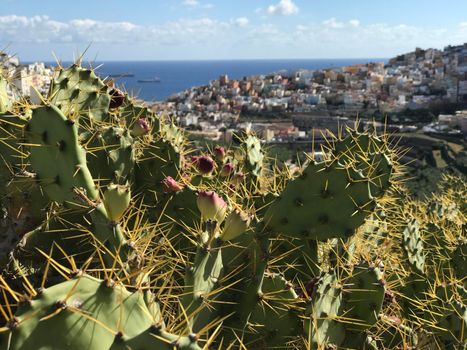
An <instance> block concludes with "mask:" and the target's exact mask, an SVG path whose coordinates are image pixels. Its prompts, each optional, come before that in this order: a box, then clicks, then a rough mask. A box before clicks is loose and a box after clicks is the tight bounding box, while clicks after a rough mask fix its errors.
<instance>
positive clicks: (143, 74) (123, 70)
mask: <svg viewBox="0 0 467 350" xmlns="http://www.w3.org/2000/svg"><path fill="white" fill-rule="evenodd" d="M374 61H378V62H385V61H387V60H386V59H381V58H379V59H375V58H361V59H292V60H291V59H284V60H219V61H125V62H123V61H122V62H118V61H110V62H94V63H92V66H93V67H98V66H99V68H98V70H97V72H98V73H99V74H100V75H101V76H103V77H105V76H108V75H120V74H130V75H132V76H127V77H119V78H113V79H114V80H115V81H116V83H117V84H118V85H119V86H121V87H123V88H124V89H125V90H126V91H128V92H131V93H132V94H133V95H136V96H138V97H139V98H141V99H143V100H145V101H163V100H165V99H166V98H167V97H169V96H171V95H173V94H176V93H178V92H181V91H183V90H185V89H188V88H190V87H193V86H200V85H206V84H208V83H209V81H210V80H213V79H217V78H219V76H220V75H222V74H227V75H228V76H229V78H233V79H240V78H242V77H244V76H249V75H256V74H268V73H273V72H278V71H281V70H297V69H324V68H335V67H341V66H347V65H351V64H358V63H367V62H374ZM63 65H66V63H63ZM155 78H157V79H160V81H159V82H144V83H143V82H138V80H154V79H155Z"/></svg>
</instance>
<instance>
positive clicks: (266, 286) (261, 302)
mask: <svg viewBox="0 0 467 350" xmlns="http://www.w3.org/2000/svg"><path fill="white" fill-rule="evenodd" d="M298 302H299V300H298V297H297V294H296V293H295V291H294V289H293V286H292V285H291V284H290V283H289V282H287V281H286V280H285V279H284V278H283V277H281V276H279V275H276V274H273V275H270V274H267V275H265V276H264V279H263V283H262V285H261V292H260V293H259V298H258V302H257V303H256V305H255V306H254V308H253V309H252V310H250V314H249V317H248V325H249V327H248V328H250V329H251V332H249V331H246V333H245V342H246V344H248V346H249V347H251V348H254V349H263V348H266V349H268V348H273V349H285V348H287V346H286V344H287V343H288V342H291V341H293V340H296V339H297V337H298V336H299V335H300V333H301V327H302V326H301V323H302V322H301V320H300V318H299V316H298V312H297V311H296V310H294V309H296V308H298V307H297V306H298ZM239 307H242V305H241V304H240V305H239Z"/></svg>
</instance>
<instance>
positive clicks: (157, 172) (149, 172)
mask: <svg viewBox="0 0 467 350" xmlns="http://www.w3.org/2000/svg"><path fill="white" fill-rule="evenodd" d="M181 162H182V160H181V155H180V153H179V150H178V148H177V147H175V146H174V145H173V144H172V143H171V142H169V141H165V140H164V139H159V140H157V141H153V142H151V144H150V145H149V146H148V147H146V148H145V149H144V154H143V155H142V156H141V157H140V158H139V160H138V163H137V167H136V169H135V182H136V184H137V186H138V188H141V189H144V190H146V191H148V192H149V193H150V192H152V193H153V195H150V194H149V193H148V194H149V196H148V198H147V199H149V200H152V199H153V198H154V196H155V197H156V198H157V193H158V194H161V193H162V192H163V190H164V189H163V185H162V183H161V181H162V180H163V179H165V178H166V177H167V176H171V177H173V178H174V179H177V178H178V175H179V171H180V169H181V165H182V164H181Z"/></svg>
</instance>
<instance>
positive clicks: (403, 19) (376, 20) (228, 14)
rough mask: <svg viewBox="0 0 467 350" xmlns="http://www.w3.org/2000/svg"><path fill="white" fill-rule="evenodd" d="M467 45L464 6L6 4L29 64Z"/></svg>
mask: <svg viewBox="0 0 467 350" xmlns="http://www.w3.org/2000/svg"><path fill="white" fill-rule="evenodd" d="M464 42H467V0H443V1H437V0H391V1H384V0H383V1H375V0H126V1H123V0H78V1H69V0H68V1H67V0H42V1H38V0H0V50H4V51H6V52H8V53H9V54H15V55H18V56H19V58H20V59H21V60H23V61H35V60H41V61H51V60H54V55H55V56H57V57H58V58H60V59H62V60H69V59H72V58H73V55H74V54H77V53H81V52H83V51H84V50H85V49H86V48H88V49H87V57H89V58H92V59H97V60H106V61H109V60H116V61H118V60H209V59H268V58H269V59H284V58H389V57H393V56H395V55H397V54H401V53H405V52H410V51H413V50H414V49H415V47H421V48H429V47H433V48H443V47H444V46H447V45H459V44H462V43H464Z"/></svg>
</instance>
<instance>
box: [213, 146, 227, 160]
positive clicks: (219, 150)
mask: <svg viewBox="0 0 467 350" xmlns="http://www.w3.org/2000/svg"><path fill="white" fill-rule="evenodd" d="M214 155H215V156H216V159H217V160H218V161H220V162H223V161H224V158H225V149H224V147H220V146H216V147H215V148H214Z"/></svg>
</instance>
